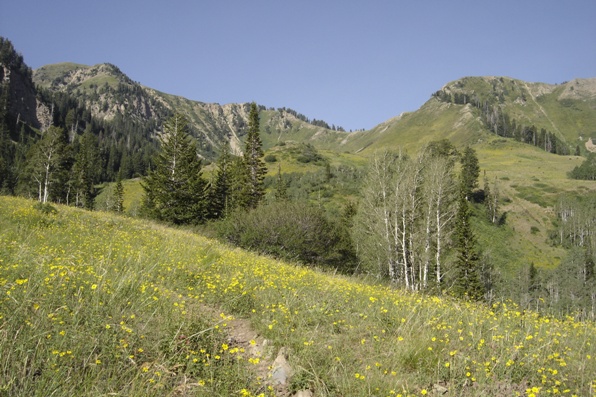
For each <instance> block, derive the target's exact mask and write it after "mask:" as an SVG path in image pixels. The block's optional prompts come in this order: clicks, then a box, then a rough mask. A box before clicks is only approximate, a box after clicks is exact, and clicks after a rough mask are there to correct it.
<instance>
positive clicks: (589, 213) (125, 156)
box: [0, 37, 596, 397]
mask: <svg viewBox="0 0 596 397" xmlns="http://www.w3.org/2000/svg"><path fill="white" fill-rule="evenodd" d="M0 66H1V67H0V81H1V84H0V396H49V395H51V396H72V395H80V396H100V395H101V396H103V395H118V396H139V397H140V396H296V397H305V396H403V397H405V396H424V395H429V396H547V395H567V396H591V395H592V396H593V395H596V361H595V360H596V265H595V264H596V237H593V236H595V235H596V182H595V181H596V154H595V153H596V141H595V140H596V77H594V78H587V79H575V80H572V81H567V82H563V83H560V84H546V83H535V82H527V81H522V80H517V79H514V78H510V77H500V76H470V77H464V78H461V79H458V80H455V81H452V82H447V83H446V84H445V85H444V86H443V87H441V88H438V87H437V88H438V89H437V90H436V91H435V92H433V93H429V98H428V100H427V102H426V103H424V104H423V105H422V106H421V107H420V108H419V109H418V110H416V111H414V112H409V113H402V114H401V115H399V116H397V117H394V118H391V119H389V120H386V121H384V122H382V123H380V124H378V125H377V126H375V127H373V128H371V129H369V130H357V131H346V130H345V129H344V128H342V127H341V126H336V125H333V124H331V125H330V124H328V123H327V122H326V121H324V120H317V119H312V118H309V117H308V116H306V115H303V114H301V113H299V112H298V111H296V110H293V109H290V108H287V107H279V108H272V107H265V106H262V105H260V104H258V103H256V102H250V103H232V104H226V105H220V104H216V103H204V102H197V101H192V100H189V99H186V98H183V97H180V96H175V95H171V94H167V93H163V92H160V91H158V90H155V89H152V88H150V87H146V86H143V85H141V84H140V83H137V82H135V81H133V80H132V79H130V78H129V77H128V76H126V75H125V74H124V73H123V72H122V71H121V70H120V69H119V68H118V66H116V65H113V64H109V63H104V64H98V65H94V66H88V65H82V64H75V63H60V64H51V65H45V66H43V67H40V68H38V69H36V70H32V69H31V68H30V67H29V66H27V64H26V62H25V58H24V57H23V55H21V54H20V53H18V51H17V50H16V49H15V48H14V46H13V44H12V43H11V41H10V40H9V39H7V38H3V37H0Z"/></svg>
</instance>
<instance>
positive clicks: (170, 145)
mask: <svg viewBox="0 0 596 397" xmlns="http://www.w3.org/2000/svg"><path fill="white" fill-rule="evenodd" d="M186 128H187V127H186V120H185V119H184V116H182V115H179V114H177V115H174V116H173V117H172V118H170V119H169V120H168V121H166V123H165V125H164V130H165V131H164V134H163V135H161V136H160V142H161V148H160V149H161V150H160V152H159V154H158V156H157V158H156V159H155V169H153V170H150V171H149V175H147V177H146V178H145V179H144V184H143V187H144V189H145V192H146V196H145V202H144V211H145V213H146V214H147V215H149V216H150V217H152V218H155V219H158V220H162V221H166V222H171V223H174V224H189V223H190V224H197V223H201V222H203V221H204V220H205V219H206V217H207V202H206V197H207V190H206V185H207V184H206V181H205V180H204V179H203V177H202V175H201V169H202V163H201V159H200V158H199V156H198V153H197V149H196V146H195V143H194V142H193V141H192V140H191V138H190V136H189V135H188V133H187V132H186Z"/></svg>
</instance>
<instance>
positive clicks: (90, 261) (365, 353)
mask: <svg viewBox="0 0 596 397" xmlns="http://www.w3.org/2000/svg"><path fill="white" fill-rule="evenodd" d="M0 265H1V266H0V324H1V328H0V333H2V334H3V335H4V337H2V338H0V351H1V352H2V354H1V355H0V373H1V374H2V377H1V378H0V379H1V380H0V391H1V392H0V393H1V394H2V395H10V396H26V395H27V396H30V395H47V394H52V395H54V396H72V395H80V396H94V395H100V394H101V395H103V394H125V395H128V396H163V395H177V396H178V395H179V396H190V395H194V396H196V395H198V396H212V395H221V396H224V395H241V396H256V395H263V396H271V395H280V396H283V395H291V394H293V393H295V392H297V391H301V390H302V391H306V390H309V391H311V392H312V393H314V395H316V396H347V395H357V396H364V395H377V396H395V395H402V396H410V395H426V394H428V395H444V396H479V395H482V396H503V395H528V396H529V395H550V394H563V395H566V394H569V395H581V396H587V395H591V394H593V392H594V388H595V387H596V371H595V368H596V366H595V365H594V363H593V361H594V359H595V358H596V350H595V349H596V340H594V338H595V335H596V329H594V324H593V323H592V322H579V321H575V320H574V319H573V318H572V317H567V318H566V319H564V320H557V319H553V318H548V317H542V316H539V315H537V314H536V313H533V312H525V311H521V310H520V309H519V308H517V307H516V306H515V305H514V304H512V303H511V302H499V303H495V304H494V305H492V307H486V306H483V305H480V304H473V303H469V302H465V301H458V300H454V299H451V298H448V297H432V296H424V295H422V294H417V293H412V294H409V293H404V292H401V291H399V290H395V289H392V288H387V287H385V286H382V285H376V284H371V283H369V282H366V281H365V280H360V279H356V278H347V277H340V276H336V275H330V274H325V273H321V272H318V271H315V270H312V269H307V268H304V267H297V266H293V265H289V264H286V263H281V262H278V261H274V260H271V259H269V258H264V257H259V256H256V255H254V254H250V253H247V252H244V251H241V250H238V249H232V248H230V247H227V246H224V245H221V244H219V243H216V242H214V241H211V240H208V239H205V238H204V237H201V236H198V235H195V234H193V233H191V232H188V231H183V230H175V229H169V228H166V227H163V226H160V225H157V224H154V223H150V222H147V221H140V220H134V219H130V218H124V217H119V216H116V215H114V214H109V213H102V212H87V211H83V210H79V209H74V208H72V207H66V206H59V205H56V206H55V208H54V209H52V208H49V207H39V206H35V204H34V202H33V201H30V200H26V199H22V198H10V197H0ZM280 352H281V353H280ZM274 358H275V359H274ZM280 363H284V364H283V365H282V364H280ZM269 366H270V368H268V367H269ZM281 367H283V368H284V370H283V372H282V371H281V369H280V368H281ZM280 373H283V374H284V376H281V375H280Z"/></svg>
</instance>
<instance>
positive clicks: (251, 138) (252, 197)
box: [244, 102, 267, 208]
mask: <svg viewBox="0 0 596 397" xmlns="http://www.w3.org/2000/svg"><path fill="white" fill-rule="evenodd" d="M245 145H246V146H245V150H244V164H245V167H246V173H247V182H248V183H247V185H246V187H245V189H246V193H245V195H246V206H247V207H248V208H256V207H257V206H258V205H259V203H260V202H261V200H262V199H263V196H264V195H265V186H264V184H263V179H264V178H265V173H266V172H267V167H266V166H265V162H264V161H263V148H262V146H263V144H262V143H261V137H260V135H259V111H258V109H257V104H256V103H254V102H253V103H251V104H250V113H249V116H248V135H247V136H246V143H245Z"/></svg>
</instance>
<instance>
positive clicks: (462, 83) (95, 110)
mask: <svg viewBox="0 0 596 397" xmlns="http://www.w3.org/2000/svg"><path fill="white" fill-rule="evenodd" d="M33 80H34V82H35V83H36V84H38V85H39V86H41V87H44V88H46V89H49V90H51V91H58V92H68V93H70V94H71V95H73V96H74V97H75V98H77V99H78V100H79V102H80V103H82V104H83V105H84V106H85V107H86V108H88V109H90V110H91V112H92V114H93V116H94V117H96V118H99V119H103V120H108V121H109V120H113V119H115V118H127V119H131V120H136V122H147V121H149V120H151V121H152V123H151V125H152V126H156V125H159V124H160V123H161V122H162V121H163V119H164V118H166V117H167V116H168V115H170V114H172V113H173V112H174V111H179V112H182V113H184V114H185V115H187V117H188V118H189V120H190V128H191V132H192V134H193V135H194V136H195V137H196V138H197V139H198V141H199V143H200V146H201V148H202V151H203V154H204V156H205V157H206V158H215V157H216V156H217V153H218V152H219V150H220V148H221V147H222V145H223V144H224V143H225V142H229V143H230V145H231V147H232V148H233V149H234V150H235V151H236V152H239V151H240V148H241V141H242V138H243V136H244V134H245V128H246V125H247V116H248V107H247V104H226V105H220V104H217V103H204V102H199V101H193V100H189V99H186V98H183V97H179V96H175V95H170V94H166V93H162V92H160V91H157V90H154V89H152V88H149V87H145V86H142V85H140V84H139V83H136V82H134V81H132V80H131V79H130V78H129V77H127V76H126V75H125V74H123V73H122V72H121V71H120V70H119V69H118V68H117V67H116V66H114V65H110V64H100V65H95V66H85V65H79V64H74V63H62V64H55V65H47V66H44V67H42V68H40V69H37V70H35V71H34V73H33ZM260 110H261V130H262V139H263V142H264V146H265V148H269V147H272V146H273V145H275V144H276V143H277V142H279V141H284V140H291V141H297V142H309V143H311V144H313V145H315V146H317V147H319V148H323V149H334V150H339V151H350V152H355V153H360V152H362V154H366V153H370V152H372V151H374V150H376V149H380V148H397V147H402V148H406V149H408V150H412V151H415V150H417V149H418V148H420V147H421V146H423V145H424V144H426V143H428V142H431V141H434V140H439V139H445V138H447V139H450V140H451V141H452V142H453V143H454V144H456V145H457V146H463V145H473V144H477V143H481V142H484V141H487V140H490V139H491V136H493V137H494V136H497V135H500V136H504V137H512V138H515V139H517V140H520V141H522V142H525V143H528V141H531V142H530V143H532V144H534V145H535V146H539V147H543V149H546V150H547V151H552V152H555V151H556V152H559V151H561V150H563V152H569V153H573V152H575V151H576V149H577V147H580V149H581V150H582V152H583V151H584V150H585V149H584V145H585V142H586V140H587V138H589V137H590V136H592V135H596V78H590V79H576V80H573V81H571V82H567V83H563V84H559V85H553V84H544V83H529V82H524V81H521V80H516V79H511V78H508V77H465V78H462V79H459V80H456V81H453V82H450V83H448V84H446V85H445V86H444V87H443V88H441V89H440V90H438V91H437V92H435V93H434V94H433V95H432V96H431V98H430V99H429V100H428V101H427V102H426V103H425V104H424V105H422V106H421V107H420V109H418V110H417V111H415V112H411V113H404V114H402V115H400V116H398V117H395V118H392V119H390V120H387V121H385V122H382V123H380V124H379V125H377V126H376V127H374V128H372V129H370V130H368V131H358V132H354V133H346V132H344V131H336V130H332V129H330V128H325V127H322V126H320V125H314V124H313V123H309V122H308V121H309V120H308V119H306V118H305V117H303V116H302V115H299V114H297V113H296V112H294V111H292V110H290V109H285V108H281V109H277V110H276V109H273V108H269V109H266V108H264V107H261V108H260ZM323 124H324V123H323ZM516 129H517V132H516ZM155 132H156V131H152V133H155ZM541 133H542V137H544V136H545V134H546V137H547V138H546V139H544V140H545V141H547V142H545V143H544V144H542V143H543V142H542V141H540V139H543V138H541V137H540V134H541ZM516 134H517V135H516ZM532 134H533V135H532ZM551 141H553V142H554V141H556V142H554V144H551ZM557 144H558V148H557V147H556V146H557ZM553 145H554V146H555V148H553ZM562 148H563V149H562Z"/></svg>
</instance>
